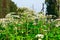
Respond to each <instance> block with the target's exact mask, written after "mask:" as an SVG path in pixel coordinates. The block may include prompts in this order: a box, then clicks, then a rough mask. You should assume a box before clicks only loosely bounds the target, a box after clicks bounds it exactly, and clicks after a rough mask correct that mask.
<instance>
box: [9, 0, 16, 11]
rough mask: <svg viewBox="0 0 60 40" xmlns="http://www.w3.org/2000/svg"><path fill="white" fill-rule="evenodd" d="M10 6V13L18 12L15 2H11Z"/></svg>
mask: <svg viewBox="0 0 60 40" xmlns="http://www.w3.org/2000/svg"><path fill="white" fill-rule="evenodd" d="M9 5H10V6H9V7H10V12H16V10H17V6H16V4H15V3H14V2H13V1H10V4H9Z"/></svg>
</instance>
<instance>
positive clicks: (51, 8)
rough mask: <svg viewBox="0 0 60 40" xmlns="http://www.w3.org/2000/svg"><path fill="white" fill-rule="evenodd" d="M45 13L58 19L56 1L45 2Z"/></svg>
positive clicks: (47, 0)
mask: <svg viewBox="0 0 60 40" xmlns="http://www.w3.org/2000/svg"><path fill="white" fill-rule="evenodd" d="M46 5H47V13H46V14H48V15H55V16H57V17H58V9H57V1H56V0H46Z"/></svg>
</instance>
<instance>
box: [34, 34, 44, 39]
mask: <svg viewBox="0 0 60 40" xmlns="http://www.w3.org/2000/svg"><path fill="white" fill-rule="evenodd" d="M35 37H36V38H37V37H38V38H44V35H43V34H37V35H36V36H35Z"/></svg>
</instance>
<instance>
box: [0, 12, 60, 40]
mask: <svg viewBox="0 0 60 40" xmlns="http://www.w3.org/2000/svg"><path fill="white" fill-rule="evenodd" d="M5 21H6V20H5ZM0 40H60V27H57V26H56V23H55V22H53V21H52V22H50V21H49V22H48V21H47V18H46V17H45V16H44V15H42V14H41V16H40V17H39V16H38V17H37V18H36V16H35V15H31V14H29V13H24V14H22V16H20V18H19V19H15V18H13V20H7V21H6V23H4V22H3V23H2V22H0Z"/></svg>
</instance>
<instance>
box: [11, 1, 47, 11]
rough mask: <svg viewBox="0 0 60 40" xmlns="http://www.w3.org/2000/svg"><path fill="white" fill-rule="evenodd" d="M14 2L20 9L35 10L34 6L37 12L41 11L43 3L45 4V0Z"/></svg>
mask: <svg viewBox="0 0 60 40" xmlns="http://www.w3.org/2000/svg"><path fill="white" fill-rule="evenodd" d="M12 1H14V2H15V4H17V6H18V7H28V8H31V9H33V6H34V10H35V11H36V12H39V11H41V9H42V3H44V2H45V0H12ZM45 8H46V7H45ZM44 10H45V9H44Z"/></svg>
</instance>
